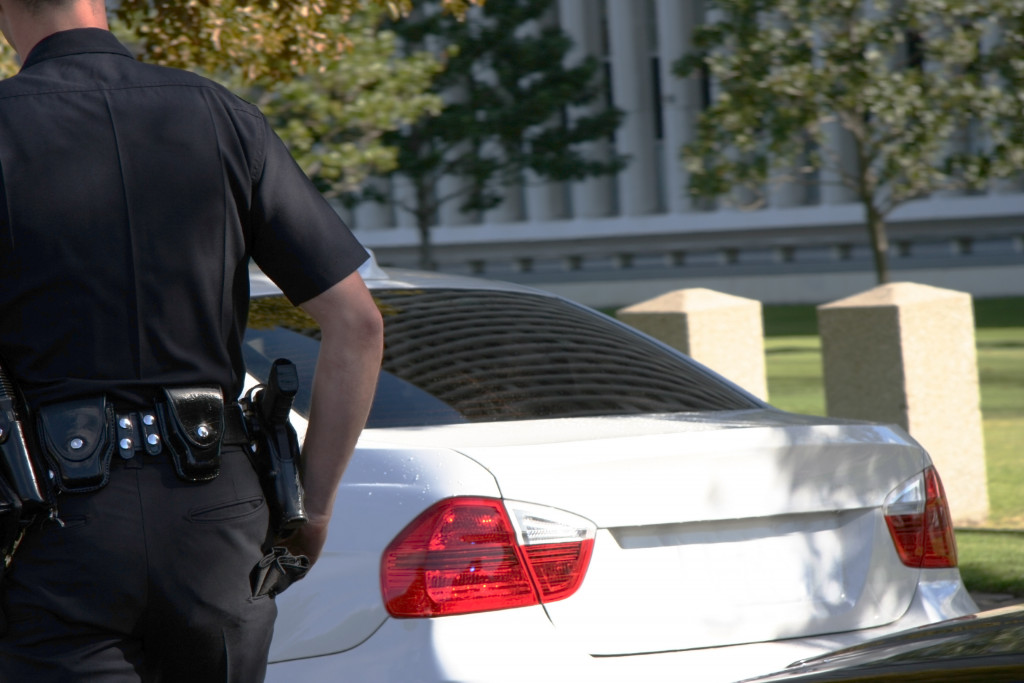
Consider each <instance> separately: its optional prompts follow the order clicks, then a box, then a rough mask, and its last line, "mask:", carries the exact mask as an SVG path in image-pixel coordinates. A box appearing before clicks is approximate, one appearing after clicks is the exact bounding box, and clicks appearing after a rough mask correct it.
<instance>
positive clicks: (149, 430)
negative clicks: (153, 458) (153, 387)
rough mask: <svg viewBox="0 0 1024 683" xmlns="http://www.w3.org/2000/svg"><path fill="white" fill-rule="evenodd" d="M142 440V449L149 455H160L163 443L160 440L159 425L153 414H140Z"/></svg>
mask: <svg viewBox="0 0 1024 683" xmlns="http://www.w3.org/2000/svg"><path fill="white" fill-rule="evenodd" d="M142 439H143V447H144V448H145V449H146V452H147V453H149V454H150V455H160V451H162V450H163V443H162V441H161V438H160V424H159V423H158V422H157V419H156V415H155V414H154V413H143V414H142Z"/></svg>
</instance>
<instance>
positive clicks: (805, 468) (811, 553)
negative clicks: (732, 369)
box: [257, 273, 976, 683]
mask: <svg viewBox="0 0 1024 683" xmlns="http://www.w3.org/2000/svg"><path fill="white" fill-rule="evenodd" d="M387 278H388V276H387V274H384V273H377V276H376V278H373V277H372V276H371V277H368V278H367V279H368V281H370V282H371V283H372V286H373V287H375V288H377V289H383V288H390V289H395V288H398V289H400V288H403V287H405V288H410V289H413V288H417V287H420V288H422V287H423V286H424V283H425V282H427V283H430V282H437V283H441V284H443V285H444V286H451V287H456V288H458V287H472V286H483V287H488V288H490V287H494V288H498V289H502V288H504V287H505V286H504V285H501V284H494V283H486V284H484V283H481V282H480V281H475V282H474V281H468V280H467V281H456V280H451V281H448V280H446V279H445V278H444V277H443V276H436V277H432V276H422V275H417V276H415V279H413V280H411V281H406V280H403V279H401V278H400V277H399V279H395V280H389V279H387ZM257 284H258V283H257ZM431 286H432V285H431ZM257 290H258V287H257ZM507 290H508V291H520V290H522V291H526V290H523V289H522V288H518V287H515V286H511V285H509V286H508V287H507ZM673 353H674V352H673ZM722 381H723V382H724V381H725V380H722ZM295 421H296V422H297V423H298V426H299V429H300V431H302V426H303V422H302V420H301V417H300V416H296V419H295ZM930 464H931V462H930V459H929V457H928V455H927V453H926V452H925V451H924V450H923V449H922V448H921V447H920V446H919V445H918V444H917V443H916V442H914V441H913V439H911V438H910V437H909V436H908V435H907V434H906V433H905V432H903V431H902V430H901V429H899V428H898V427H893V426H886V425H874V424H865V423H855V422H845V421H841V420H834V419H824V418H813V417H804V416H798V415H792V414H788V413H784V412H781V411H777V410H774V409H771V408H754V409H748V410H737V411H730V412H706V413H672V414H645V415H619V416H612V417H601V416H598V417H570V418H556V419H533V420H519V421H504V422H481V423H470V424H452V425H435V426H423V427H400V428H373V429H366V430H365V431H364V432H363V434H362V437H361V438H360V440H359V444H358V447H357V449H356V453H355V455H354V457H353V460H352V462H351V464H350V466H349V469H348V470H347V472H346V474H345V476H344V479H343V481H342V484H341V488H340V491H339V495H338V500H337V505H336V508H335V513H334V519H333V522H332V526H331V532H330V537H329V539H328V541H327V546H326V548H325V550H324V553H323V555H322V557H321V558H320V560H319V562H318V563H317V565H316V566H315V568H314V569H313V570H312V571H311V572H310V574H309V576H308V577H307V578H305V579H304V580H302V581H300V582H298V583H296V584H295V585H293V586H292V587H290V588H289V589H288V590H287V592H285V593H283V594H282V595H281V596H279V597H278V598H277V603H278V607H279V617H278V620H277V624H276V629H275V635H274V640H273V644H272V648H271V653H270V661H271V665H270V667H269V670H268V675H267V680H268V681H271V682H281V683H284V682H287V683H292V682H293V681H298V680H301V681H310V682H313V681H334V680H352V681H361V682H372V681H381V682H385V681H402V682H409V681H424V682H428V681H430V682H434V681H495V682H497V681H557V682H559V683H570V682H573V681H580V682H584V681H586V682H592V681H734V680H738V679H741V678H745V677H749V676H753V675H756V674H759V673H765V672H769V671H773V670H777V669H781V668H783V667H784V666H786V665H787V664H789V663H790V662H792V661H794V660H797V659H800V658H804V657H808V656H812V655H817V654H821V653H823V652H826V651H829V650H832V649H836V648H838V647H842V646H846V645H850V644H854V643H857V642H861V641H864V640H867V639H869V638H873V637H877V636H879V635H883V634H886V633H891V632H894V631H898V630H903V629H906V628H910V627H913V626H917V625H922V624H927V623H932V622H934V621H938V620H942V619H947V618H951V617H956V616H961V615H964V614H968V613H971V612H974V611H975V610H976V606H975V605H974V603H973V601H972V600H971V598H970V597H969V596H968V594H967V592H966V590H965V588H964V586H963V583H962V581H961V580H960V575H959V572H958V570H957V569H956V568H955V567H952V568H939V569H921V568H912V567H909V566H906V565H905V564H903V563H901V561H900V558H899V556H898V554H897V551H896V549H895V546H894V542H893V538H892V536H891V534H890V531H889V529H888V528H887V522H886V518H885V512H886V511H887V510H889V509H888V508H885V505H886V504H887V503H891V502H892V500H893V495H894V492H899V491H900V490H901V488H900V487H901V486H904V485H905V484H906V482H907V481H908V480H912V479H913V478H914V477H915V476H919V475H920V473H921V472H922V471H924V470H925V469H926V468H927V467H929V466H930ZM465 496H481V497H487V498H493V499H498V500H500V501H502V502H503V503H504V505H505V506H506V508H507V509H509V510H510V512H509V514H510V516H512V517H514V516H515V515H514V514H513V513H512V509H513V508H516V507H517V506H521V504H528V505H527V507H529V506H541V507H540V508H538V509H542V510H543V509H549V510H551V511H552V512H553V513H554V512H557V511H567V512H569V513H571V514H572V515H574V516H577V517H578V518H582V519H584V520H587V521H588V522H589V523H590V524H591V525H592V536H593V554H592V556H591V558H590V563H589V568H588V569H587V571H586V574H585V578H584V579H583V581H582V584H581V585H580V586H579V588H578V590H576V591H575V592H574V593H572V594H571V595H570V596H569V597H567V598H565V599H561V600H557V601H554V602H545V603H543V604H534V605H530V606H524V607H515V608H510V609H500V610H495V611H484V612H477V613H469V614H455V615H446V616H437V617H429V618H396V617H394V616H392V615H391V614H390V613H389V608H388V605H387V604H386V601H385V599H384V597H383V595H382V557H383V556H384V554H385V553H386V552H387V550H388V547H389V544H391V543H392V541H393V539H395V538H396V536H398V535H399V534H400V533H401V532H403V529H405V528H406V527H407V525H409V524H410V521H411V520H413V519H414V518H416V517H417V515H419V514H420V513H421V512H422V511H424V510H426V509H427V508H430V507H431V506H432V505H434V504H435V503H438V502H439V501H444V500H446V499H451V498H458V497H465ZM890 511H891V510H890ZM556 516H557V514H556Z"/></svg>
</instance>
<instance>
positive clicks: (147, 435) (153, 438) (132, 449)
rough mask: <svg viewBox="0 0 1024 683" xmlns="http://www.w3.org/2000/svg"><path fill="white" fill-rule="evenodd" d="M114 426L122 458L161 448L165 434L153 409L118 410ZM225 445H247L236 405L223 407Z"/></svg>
mask: <svg viewBox="0 0 1024 683" xmlns="http://www.w3.org/2000/svg"><path fill="white" fill-rule="evenodd" d="M114 424H115V427H116V428H117V453H118V455H120V456H121V458H122V459H124V460H130V459H132V458H133V457H135V454H136V453H141V452H145V453H147V454H149V455H160V453H162V452H163V448H164V439H165V436H164V434H163V433H162V430H161V429H160V420H159V419H158V418H157V412H156V411H155V410H142V411H131V412H126V413H120V412H119V413H117V418H116V420H115V422H114ZM222 443H223V444H224V445H233V446H247V445H249V434H248V431H247V430H246V427H245V418H244V417H243V416H242V409H241V407H240V406H239V405H238V404H237V403H234V404H230V405H227V406H225V410H224V439H223V441H222Z"/></svg>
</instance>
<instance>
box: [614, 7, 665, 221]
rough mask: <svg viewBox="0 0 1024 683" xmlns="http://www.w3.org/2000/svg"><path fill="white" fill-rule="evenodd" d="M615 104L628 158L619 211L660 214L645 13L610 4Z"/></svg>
mask: <svg viewBox="0 0 1024 683" xmlns="http://www.w3.org/2000/svg"><path fill="white" fill-rule="evenodd" d="M605 7H606V8H607V12H608V42H609V57H610V58H611V72H612V100H613V101H614V103H615V106H617V107H619V108H620V109H622V110H623V111H625V112H626V118H625V120H624V121H623V123H622V125H621V126H619V129H618V130H617V131H616V133H615V146H616V149H617V151H618V152H619V153H620V154H624V155H626V156H628V157H629V159H630V160H629V165H628V166H627V167H626V168H625V169H624V170H623V171H622V172H620V173H619V182H618V197H619V212H620V213H621V214H622V215H624V216H641V215H644V214H650V213H654V212H656V211H657V210H658V184H657V183H658V178H657V176H656V173H655V169H656V167H657V158H656V155H655V139H654V135H655V130H654V115H655V112H654V87H653V74H652V69H651V57H650V53H649V49H648V48H649V44H650V41H649V39H648V28H649V27H648V26H647V21H646V16H647V13H646V12H643V11H641V10H642V8H643V6H642V5H640V4H638V3H632V2H621V1H619V0H606V2H605Z"/></svg>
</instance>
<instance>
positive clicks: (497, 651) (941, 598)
mask: <svg viewBox="0 0 1024 683" xmlns="http://www.w3.org/2000/svg"><path fill="white" fill-rule="evenodd" d="M927 574H928V576H927V579H928V580H924V581H922V582H921V584H920V586H919V589H918V591H917V594H916V595H915V597H914V601H913V603H912V604H911V606H910V608H909V609H908V610H907V612H906V614H904V616H903V617H902V618H900V619H899V620H897V621H895V622H893V623H891V624H888V625H886V626H882V627H878V628H873V629H868V630H863V631H858V632H852V633H840V634H833V635H826V636H816V637H811V638H799V639H791V640H784V641H776V642H770V643H753V644H748V645H736V646H730V647H721V648H705V649H699V650H683V651H675V652H660V653H653V654H644V655H630V656H620V657H592V656H590V655H588V654H586V653H585V652H583V651H582V650H581V649H580V648H579V647H577V646H576V644H574V643H573V642H571V641H570V640H568V639H566V638H565V637H563V636H562V635H561V634H560V633H559V632H558V630H557V629H556V628H555V627H554V626H553V625H552V624H551V622H550V621H549V620H548V618H547V615H546V614H545V612H544V609H543V608H542V607H528V608H522V609H514V610H503V611H499V612H488V613H483V614H473V615H464V616H455V617H444V618H440V619H388V620H387V621H385V623H384V624H382V625H381V627H380V628H379V629H378V630H377V631H376V632H375V633H374V634H373V635H372V636H370V637H369V638H368V639H367V640H366V641H364V642H363V643H361V644H360V645H359V646H357V647H355V648H352V649H350V650H347V651H344V652H338V653H334V654H328V655H324V656H320V657H310V658H304V659H298V660H293V661H279V662H275V663H273V664H272V665H271V666H270V667H269V670H268V674H267V681H268V682H269V683H275V682H279V683H291V682H292V681H296V680H302V681H307V682H309V683H317V682H327V681H340V680H358V681H362V682H364V683H374V682H378V681H379V682H399V681H400V682H403V683H413V682H420V681H422V682H424V683H426V682H431V683H437V682H441V681H486V682H488V683H506V682H508V683H512V682H516V683H520V682H521V681H524V680H533V681H553V682H555V681H557V682H558V683H575V682H580V683H583V682H586V683H599V682H602V681H609V682H611V681H617V682H621V681H624V680H629V681H652V682H653V681H687V682H688V683H690V682H697V683H701V682H707V683H715V682H718V681H723V682H727V681H736V680H739V679H742V678H747V677H750V676H755V675H758V674H763V673H767V672H771V671H776V670H779V669H782V668H784V667H786V666H787V665H789V664H790V663H792V662H794V661H796V660H799V659H803V658H806V657H813V656H817V655H820V654H824V653H826V652H829V651H832V650H835V649H838V648H841V647H847V646H849V645H854V644H856V643H859V642H862V641H864V640H868V639H871V638H875V637H879V636H882V635H887V634H889V633H893V632H895V631H900V630H904V629H907V628H913V627H916V626H919V625H923V624H927V623H931V622H934V621H938V620H941V619H948V618H953V617H958V616H963V615H964V614H970V613H972V612H974V611H976V606H975V604H974V602H973V601H972V600H971V598H970V596H969V595H968V594H967V591H966V590H965V589H964V587H963V583H962V582H961V581H960V577H959V574H958V572H957V571H956V570H933V571H929V572H927Z"/></svg>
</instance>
